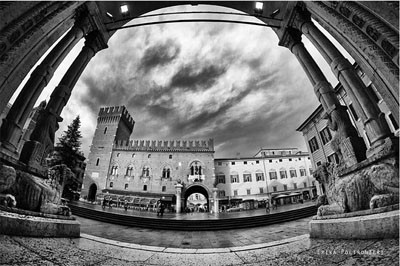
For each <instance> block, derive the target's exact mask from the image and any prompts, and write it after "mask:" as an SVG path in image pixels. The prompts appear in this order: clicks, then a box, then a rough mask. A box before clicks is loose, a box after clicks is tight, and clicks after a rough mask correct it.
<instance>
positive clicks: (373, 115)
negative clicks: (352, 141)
mask: <svg viewBox="0 0 400 266" xmlns="http://www.w3.org/2000/svg"><path fill="white" fill-rule="evenodd" d="M294 25H295V27H296V28H297V29H299V30H300V31H301V32H302V33H303V34H304V35H306V36H307V38H308V39H310V41H311V42H312V43H313V44H314V46H315V47H316V48H317V49H318V51H319V52H320V53H321V54H322V56H323V57H324V58H325V60H326V61H327V62H328V64H329V65H330V67H331V69H332V71H333V73H334V74H335V75H336V77H337V79H338V80H339V82H340V83H341V84H342V85H343V87H344V89H345V90H346V92H347V94H348V96H349V98H350V99H351V101H352V102H353V104H354V107H355V109H356V112H357V114H358V115H359V116H360V118H361V121H362V122H363V124H364V127H365V130H366V134H367V136H368V139H369V140H370V142H371V146H376V145H379V144H380V143H382V142H383V140H384V139H385V138H386V137H388V136H391V135H392V133H391V131H390V128H389V126H388V125H387V122H386V120H385V117H384V114H383V113H382V112H381V111H380V110H379V107H378V106H377V104H376V103H375V102H374V101H373V100H372V99H371V98H370V97H369V96H368V94H367V88H366V86H365V85H364V83H363V81H362V80H361V78H360V77H359V76H358V75H357V73H356V71H355V70H354V67H353V66H352V65H351V64H350V62H349V61H348V60H347V59H346V58H345V57H344V56H343V55H342V54H341V53H340V52H339V50H338V49H337V48H336V47H335V46H334V45H333V44H332V42H331V41H330V40H329V39H328V38H327V37H326V36H325V35H324V34H323V33H322V32H321V31H320V30H319V29H318V28H317V27H316V26H315V25H314V23H312V21H311V18H310V14H309V13H307V12H306V11H300V10H297V13H296V17H295V19H294Z"/></svg>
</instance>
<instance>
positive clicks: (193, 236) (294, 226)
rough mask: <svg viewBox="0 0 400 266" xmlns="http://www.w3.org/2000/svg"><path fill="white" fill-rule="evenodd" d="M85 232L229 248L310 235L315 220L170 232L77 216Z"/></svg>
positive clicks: (145, 242)
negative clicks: (217, 229)
mask: <svg viewBox="0 0 400 266" xmlns="http://www.w3.org/2000/svg"><path fill="white" fill-rule="evenodd" d="M77 220H78V221H79V222H80V223H81V233H85V234H89V235H94V236H98V237H102V238H107V239H112V240H115V241H121V242H127V243H135V244H139V245H149V246H161V247H171V248H196V249H197V248H226V247H238V246H246V245H252V244H261V243H268V242H272V241H276V240H281V239H287V238H291V237H295V236H300V235H303V234H308V223H309V221H310V220H311V217H309V218H304V219H300V220H296V221H291V222H285V223H281V224H274V225H269V226H262V227H253V228H248V229H234V230H221V231H169V230H154V229H145V228H139V227H128V226H122V225H114V224H109V223H104V222H99V221H95V220H89V219H86V218H82V217H77Z"/></svg>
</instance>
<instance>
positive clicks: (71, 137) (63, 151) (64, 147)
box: [56, 115, 82, 170]
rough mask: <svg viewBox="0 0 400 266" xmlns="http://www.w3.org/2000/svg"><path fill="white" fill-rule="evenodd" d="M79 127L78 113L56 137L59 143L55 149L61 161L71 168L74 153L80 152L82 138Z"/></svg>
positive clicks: (74, 156)
mask: <svg viewBox="0 0 400 266" xmlns="http://www.w3.org/2000/svg"><path fill="white" fill-rule="evenodd" d="M80 127H81V119H80V117H79V115H78V116H77V117H76V118H75V119H74V120H73V121H72V123H71V124H70V125H69V126H68V129H67V130H66V131H64V133H63V134H62V135H61V137H60V138H59V139H58V141H59V143H58V144H57V149H56V150H57V151H58V152H59V155H60V157H61V161H62V163H64V164H66V165H67V166H68V167H69V168H70V169H71V170H72V169H73V167H74V161H75V158H76V155H77V154H79V153H80V148H81V138H82V134H81V131H80V130H79V128H80Z"/></svg>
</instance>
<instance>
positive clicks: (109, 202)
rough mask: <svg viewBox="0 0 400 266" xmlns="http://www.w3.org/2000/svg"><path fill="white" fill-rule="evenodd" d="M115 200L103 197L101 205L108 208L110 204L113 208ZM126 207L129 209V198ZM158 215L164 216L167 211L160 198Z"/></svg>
mask: <svg viewBox="0 0 400 266" xmlns="http://www.w3.org/2000/svg"><path fill="white" fill-rule="evenodd" d="M113 203H114V201H113V200H112V199H111V198H110V199H109V200H107V199H106V198H104V199H103V201H102V204H101V207H102V208H103V210H104V209H105V208H106V206H108V208H112V205H113ZM123 206H124V209H125V211H127V210H128V200H125V201H124V205H123ZM156 206H157V216H163V215H164V211H165V208H166V207H165V204H164V203H163V202H162V201H161V200H159V201H157V204H156Z"/></svg>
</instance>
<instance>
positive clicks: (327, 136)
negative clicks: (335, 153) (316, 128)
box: [319, 127, 332, 145]
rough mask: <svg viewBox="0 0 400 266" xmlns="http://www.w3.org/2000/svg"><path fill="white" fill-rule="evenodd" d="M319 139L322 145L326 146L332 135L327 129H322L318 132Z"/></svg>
mask: <svg viewBox="0 0 400 266" xmlns="http://www.w3.org/2000/svg"><path fill="white" fill-rule="evenodd" d="M319 134H320V136H321V139H322V143H323V144H324V145H325V144H327V143H328V142H329V141H331V139H332V135H331V131H330V130H329V128H327V127H326V128H324V129H323V130H321V131H320V132H319Z"/></svg>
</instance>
